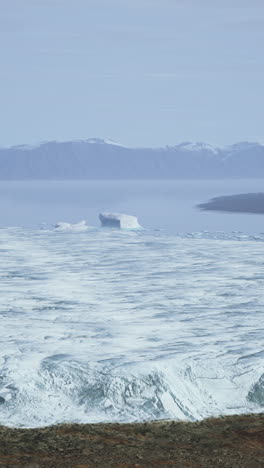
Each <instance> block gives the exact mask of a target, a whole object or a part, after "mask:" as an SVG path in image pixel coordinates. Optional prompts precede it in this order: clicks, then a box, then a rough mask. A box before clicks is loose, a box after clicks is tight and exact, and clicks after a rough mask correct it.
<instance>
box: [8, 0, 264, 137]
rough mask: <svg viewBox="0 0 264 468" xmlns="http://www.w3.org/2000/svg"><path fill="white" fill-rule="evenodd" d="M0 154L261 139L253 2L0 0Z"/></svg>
mask: <svg viewBox="0 0 264 468" xmlns="http://www.w3.org/2000/svg"><path fill="white" fill-rule="evenodd" d="M0 7H1V8H0V49H1V50H0V64H1V67H0V76H1V86H0V128H1V138H0V145H1V146H7V145H14V144H20V143H28V144H32V143H37V142H39V141H42V140H71V139H87V138H90V137H102V138H111V139H113V140H116V141H118V142H120V143H123V144H127V145H130V146H160V145H166V144H168V145H172V144H176V143H178V142H182V141H205V142H208V143H212V144H218V145H225V144H229V143H233V142H237V141H241V140H253V141H261V142H263V141H264V130H263V128H264V127H263V122H264V91H263V87H264V54H263V44H264V1H263V0H0Z"/></svg>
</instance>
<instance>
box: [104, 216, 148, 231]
mask: <svg viewBox="0 0 264 468" xmlns="http://www.w3.org/2000/svg"><path fill="white" fill-rule="evenodd" d="M99 219H100V221H101V223H102V226H105V227H114V228H119V229H140V228H141V226H140V224H139V222H138V219H137V217H136V216H132V215H127V214H122V213H100V214H99Z"/></svg>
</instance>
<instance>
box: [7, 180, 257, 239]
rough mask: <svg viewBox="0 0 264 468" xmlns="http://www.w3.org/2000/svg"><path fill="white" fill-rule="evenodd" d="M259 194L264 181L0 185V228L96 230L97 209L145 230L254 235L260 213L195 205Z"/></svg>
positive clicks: (25, 183)
mask: <svg viewBox="0 0 264 468" xmlns="http://www.w3.org/2000/svg"><path fill="white" fill-rule="evenodd" d="M263 190H264V181H263V180H213V181H208V180H204V181H200V180H199V181H196V180H173V181H63V182H61V181H60V182H53V181H52V182H47V181H33V182H28V181H26V182H24V181H23V182H9V181H8V182H0V212H1V218H0V226H28V227H29V226H31V227H36V226H38V225H39V224H40V223H48V224H54V223H56V222H58V221H66V222H72V223H73V222H78V221H80V220H86V221H87V224H89V225H92V226H98V225H99V221H98V213H99V212H100V211H112V212H113V211H116V212H124V213H127V214H135V215H137V216H138V218H139V221H140V223H141V224H142V226H144V227H145V228H146V229H165V230H167V231H169V232H174V233H175V232H190V231H191V232H192V231H203V230H208V231H237V230H238V231H243V232H247V233H255V232H261V231H264V226H263V216H261V215H245V214H234V213H232V214H230V213H227V214H226V213H212V212H211V213H210V212H201V211H199V210H197V209H196V208H195V205H196V204H199V203H202V202H205V201H207V200H208V199H210V198H212V197H214V196H221V195H231V194H236V193H248V192H260V191H263Z"/></svg>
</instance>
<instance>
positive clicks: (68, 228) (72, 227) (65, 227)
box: [54, 221, 89, 232]
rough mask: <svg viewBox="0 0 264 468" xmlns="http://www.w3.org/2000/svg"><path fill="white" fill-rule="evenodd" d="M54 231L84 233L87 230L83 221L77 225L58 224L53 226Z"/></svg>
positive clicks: (87, 227)
mask: <svg viewBox="0 0 264 468" xmlns="http://www.w3.org/2000/svg"><path fill="white" fill-rule="evenodd" d="M54 228H55V230H56V231H74V232H75V231H77V232H81V231H86V230H87V229H89V226H87V224H86V222H85V221H80V222H79V223H75V224H70V223H65V222H59V223H56V224H55V225H54Z"/></svg>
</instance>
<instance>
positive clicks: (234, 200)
mask: <svg viewBox="0 0 264 468" xmlns="http://www.w3.org/2000/svg"><path fill="white" fill-rule="evenodd" d="M197 207H198V208H200V209H201V210H206V211H231V212H234V213H255V214H257V213H259V214H264V193H241V194H238V195H229V196H223V197H216V198H212V199H211V200H209V201H208V202H207V203H202V204H200V205H197Z"/></svg>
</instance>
